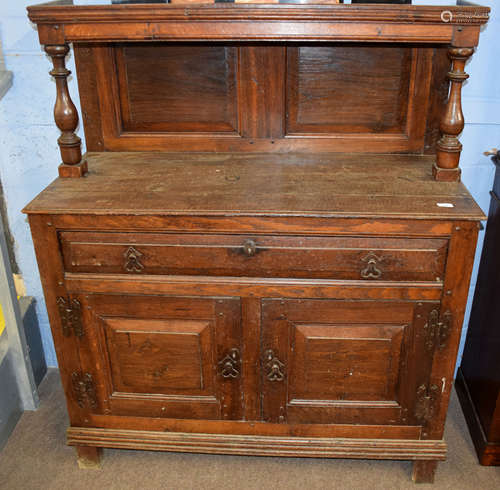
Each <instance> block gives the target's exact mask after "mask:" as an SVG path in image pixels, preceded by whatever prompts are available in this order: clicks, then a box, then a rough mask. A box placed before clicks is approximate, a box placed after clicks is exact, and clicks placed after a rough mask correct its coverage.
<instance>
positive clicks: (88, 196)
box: [24, 152, 485, 220]
mask: <svg viewBox="0 0 500 490" xmlns="http://www.w3.org/2000/svg"><path fill="white" fill-rule="evenodd" d="M86 159H87V162H88V166H89V173H88V174H87V176H86V177H85V178H81V179H61V178H59V179H56V180H55V181H54V182H53V183H52V184H51V185H50V186H49V187H47V189H45V190H44V191H43V192H42V193H41V194H40V195H39V196H38V197H37V198H35V199H34V200H33V201H32V202H31V203H30V204H29V205H28V206H27V207H26V208H25V210H24V211H25V212H29V213H71V214H84V213H92V214H112V215H113V214H134V215H140V214H163V215H183V214H189V215H236V214H237V215H250V216H257V215H260V216H262V215H269V216H282V215H283V216H322V217H323V216H332V217H343V216H349V217H389V218H390V217H401V216H404V217H407V218H408V217H411V218H417V219H424V218H437V219H467V220H478V219H484V218H485V217H484V214H483V213H482V211H481V210H480V208H479V207H478V206H477V204H475V202H474V200H473V199H472V197H471V196H470V194H469V193H468V191H467V189H466V188H465V187H464V185H463V184H461V183H459V182H450V183H446V182H436V181H435V180H434V179H433V177H432V170H431V169H432V163H433V161H434V160H433V159H434V157H432V156H420V155H394V154H383V155H382V154H371V155H366V154H365V155H360V154H343V153H324V154H321V153H319V154H318V153H316V154H277V153H274V154H270V153H254V154H241V153H240V154H235V153H216V154H214V153H144V152H136V153H119V152H112V153H89V154H87V155H86ZM438 203H439V204H441V205H438ZM443 203H444V204H445V206H443V205H442V204H443ZM450 205H452V206H450Z"/></svg>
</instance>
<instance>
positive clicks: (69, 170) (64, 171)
mask: <svg viewBox="0 0 500 490" xmlns="http://www.w3.org/2000/svg"><path fill="white" fill-rule="evenodd" d="M87 172H88V167H87V161H86V160H84V161H83V162H80V163H77V164H76V165H66V164H64V163H62V164H61V165H59V177H83V176H84V175H85V174H86V173H87Z"/></svg>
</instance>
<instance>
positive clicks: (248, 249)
mask: <svg viewBox="0 0 500 490" xmlns="http://www.w3.org/2000/svg"><path fill="white" fill-rule="evenodd" d="M243 253H244V254H245V255H246V256H247V257H253V256H254V255H255V254H256V253H257V244H256V243H255V242H254V241H253V240H245V242H244V243H243Z"/></svg>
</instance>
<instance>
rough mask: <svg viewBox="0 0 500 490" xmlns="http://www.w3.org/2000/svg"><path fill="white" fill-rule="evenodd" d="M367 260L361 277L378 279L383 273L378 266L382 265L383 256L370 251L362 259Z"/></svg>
mask: <svg viewBox="0 0 500 490" xmlns="http://www.w3.org/2000/svg"><path fill="white" fill-rule="evenodd" d="M361 260H362V261H363V262H366V267H365V268H364V269H361V277H362V278H363V279H378V278H379V277H380V276H381V275H382V270H381V269H379V268H378V267H377V265H378V266H380V262H382V258H381V257H378V256H377V255H375V254H374V253H373V252H370V253H369V254H368V255H366V256H365V257H363V258H362V259H361Z"/></svg>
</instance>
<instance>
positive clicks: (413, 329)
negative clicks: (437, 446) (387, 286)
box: [261, 299, 439, 425]
mask: <svg viewBox="0 0 500 490" xmlns="http://www.w3.org/2000/svg"><path fill="white" fill-rule="evenodd" d="M438 315H439V303H438V302H429V301H422V302H414V301H347V300H322V299H264V300H263V301H262V339H261V373H262V385H261V386H262V414H263V419H264V420H265V421H267V422H275V423H276V422H278V423H285V422H286V423H321V424H333V423H336V424H363V425H372V424H375V425H379V424H386V425H406V424H409V425H420V423H419V417H420V416H421V411H422V410H421V407H419V404H421V402H422V400H421V397H422V390H423V389H424V388H422V386H423V387H427V386H428V382H429V376H430V371H431V364H432V357H433V351H434V336H435V335H436V334H437V333H436V330H435V329H436V326H437V318H438ZM419 397H420V399H419ZM424 398H425V397H424Z"/></svg>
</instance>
